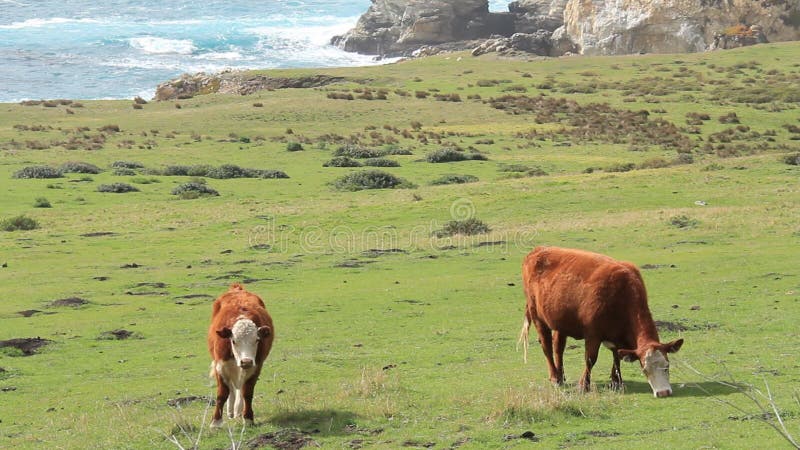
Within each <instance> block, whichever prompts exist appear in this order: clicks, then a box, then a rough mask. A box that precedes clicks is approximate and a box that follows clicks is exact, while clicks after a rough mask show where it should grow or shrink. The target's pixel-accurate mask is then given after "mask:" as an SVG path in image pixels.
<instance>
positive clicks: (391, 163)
mask: <svg viewBox="0 0 800 450" xmlns="http://www.w3.org/2000/svg"><path fill="white" fill-rule="evenodd" d="M364 165H365V166H370V167H400V163H399V162H397V161H395V160H392V159H389V158H367V159H365V160H364Z"/></svg>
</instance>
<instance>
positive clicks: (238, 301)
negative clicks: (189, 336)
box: [208, 283, 274, 428]
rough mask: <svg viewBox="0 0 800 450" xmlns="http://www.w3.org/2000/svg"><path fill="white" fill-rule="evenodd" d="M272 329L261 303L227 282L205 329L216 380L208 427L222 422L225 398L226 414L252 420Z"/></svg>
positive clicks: (246, 420)
mask: <svg viewBox="0 0 800 450" xmlns="http://www.w3.org/2000/svg"><path fill="white" fill-rule="evenodd" d="M273 332H274V328H273V326H272V318H271V317H270V316H269V314H268V313H267V310H266V309H265V307H264V302H263V301H261V299H260V298H259V297H258V296H257V295H255V294H253V293H251V292H248V291H246V290H245V289H244V286H242V285H241V284H238V283H236V284H233V285H231V287H230V289H229V290H228V292H226V293H224V294H222V295H221V296H220V297H219V298H217V299H216V300H215V301H214V306H213V312H212V313H211V326H210V327H209V329H208V351H209V352H210V353H211V359H212V361H211V374H210V375H213V376H215V377H216V379H217V403H216V406H215V407H214V417H213V420H212V422H211V426H212V427H215V428H216V427H219V426H221V425H222V408H223V406H224V405H225V401H226V400H227V401H228V417H239V415H241V416H242V417H244V420H245V422H246V423H248V424H252V423H253V407H252V405H253V391H254V389H255V386H256V381H258V375H259V374H260V373H261V366H262V365H263V364H264V360H265V359H266V358H267V355H268V354H269V351H270V349H271V348H272V340H273V337H274V334H273Z"/></svg>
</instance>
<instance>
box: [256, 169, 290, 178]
mask: <svg viewBox="0 0 800 450" xmlns="http://www.w3.org/2000/svg"><path fill="white" fill-rule="evenodd" d="M252 172H253V178H289V175H287V174H286V172H284V171H282V170H273V169H253V170H252Z"/></svg>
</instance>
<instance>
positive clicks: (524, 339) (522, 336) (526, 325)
mask: <svg viewBox="0 0 800 450" xmlns="http://www.w3.org/2000/svg"><path fill="white" fill-rule="evenodd" d="M530 329H531V321H530V319H529V318H528V313H527V311H526V312H525V320H524V321H523V322H522V331H520V333H519V339H517V351H519V344H522V359H523V361H525V363H526V364H527V363H528V332H529V331H530Z"/></svg>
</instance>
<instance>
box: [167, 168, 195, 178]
mask: <svg viewBox="0 0 800 450" xmlns="http://www.w3.org/2000/svg"><path fill="white" fill-rule="evenodd" d="M161 173H162V174H163V175H164V176H166V177H185V176H188V175H189V166H167V167H164V170H163V171H161Z"/></svg>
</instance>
